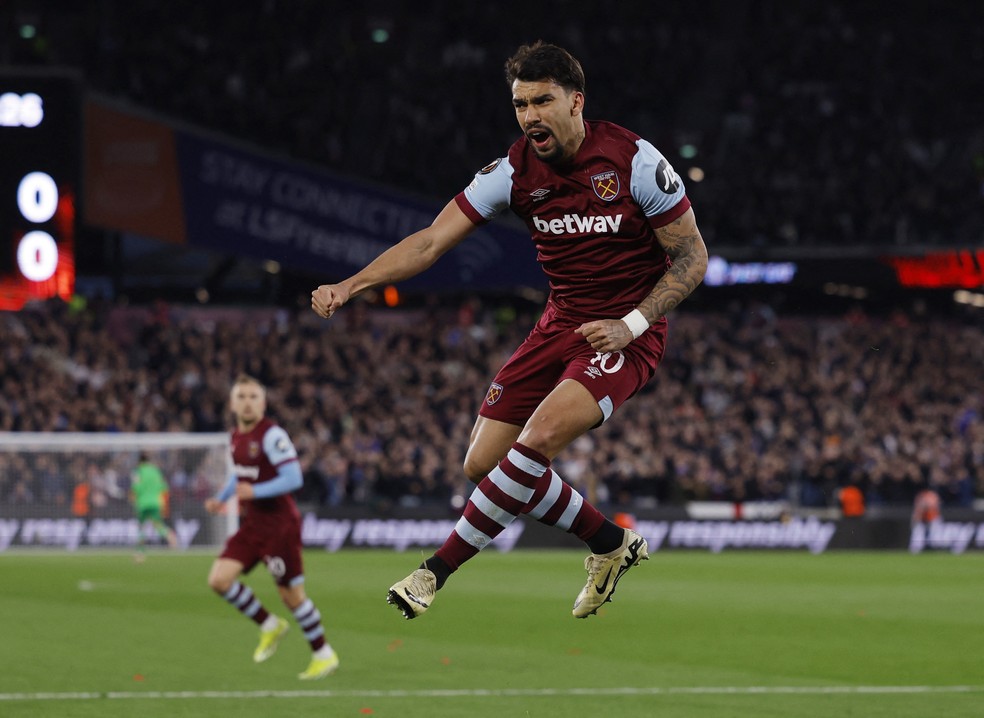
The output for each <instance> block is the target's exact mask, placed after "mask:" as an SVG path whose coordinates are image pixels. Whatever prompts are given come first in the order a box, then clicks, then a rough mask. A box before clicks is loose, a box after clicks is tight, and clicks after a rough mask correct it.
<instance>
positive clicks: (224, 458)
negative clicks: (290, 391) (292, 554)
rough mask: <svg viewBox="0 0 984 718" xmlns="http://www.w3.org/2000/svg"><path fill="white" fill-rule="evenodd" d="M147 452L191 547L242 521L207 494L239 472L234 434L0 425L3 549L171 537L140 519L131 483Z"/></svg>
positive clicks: (168, 514) (171, 516)
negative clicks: (210, 508) (233, 456)
mask: <svg viewBox="0 0 984 718" xmlns="http://www.w3.org/2000/svg"><path fill="white" fill-rule="evenodd" d="M141 456H144V457H146V459H148V460H149V461H151V462H152V463H154V464H156V465H157V467H158V468H159V469H160V470H161V473H162V474H163V476H164V478H165V480H166V481H167V483H168V486H169V492H168V495H167V501H166V502H165V505H164V519H165V522H166V523H167V524H168V525H169V526H170V527H171V528H172V529H173V530H174V532H175V534H176V536H177V539H178V543H179V545H180V546H181V547H182V548H187V547H189V546H215V545H218V544H220V543H222V541H223V540H224V539H225V537H226V536H227V535H228V533H229V531H230V529H231V527H232V526H233V525H234V524H235V520H236V517H235V515H234V512H235V500H233V501H231V502H229V504H228V505H227V507H228V513H227V514H226V515H225V516H221V515H220V516H212V515H210V514H208V513H207V512H206V511H205V508H204V505H203V504H204V501H205V499H206V498H207V497H208V496H211V495H213V494H214V493H215V492H216V491H217V490H218V488H219V487H220V486H221V485H222V484H224V483H225V481H226V479H227V478H228V476H229V468H230V467H229V462H230V459H229V435H228V434H224V433H207V434H205V433H202V434H181V433H168V434H164V433H159V434H150V433H147V434H88V433H86V434H82V433H79V434H73V433H64V434H62V433H28V432H23V433H20V432H0V551H5V550H7V549H8V548H11V547H21V546H25V547H28V546H41V547H48V548H62V549H68V550H76V549H80V548H87V547H96V546H111V547H117V548H119V547H130V546H136V545H137V543H138V540H139V539H140V538H141V536H143V538H144V541H145V542H146V543H148V544H152V543H154V542H155V541H157V542H160V543H162V544H163V543H164V541H163V539H161V538H160V537H159V536H158V535H157V533H156V532H154V531H153V530H150V527H147V526H141V525H140V524H139V522H138V521H137V513H136V509H135V507H134V505H133V503H132V501H131V494H130V485H131V482H132V480H133V475H134V471H135V469H136V468H137V465H138V463H139V461H140V458H141Z"/></svg>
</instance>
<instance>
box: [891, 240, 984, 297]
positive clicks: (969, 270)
mask: <svg viewBox="0 0 984 718" xmlns="http://www.w3.org/2000/svg"><path fill="white" fill-rule="evenodd" d="M882 261H883V262H885V263H886V264H888V265H889V266H891V267H892V268H893V269H894V270H895V276H896V278H897V279H898V282H899V284H901V285H902V286H903V287H909V288H913V289H975V288H977V287H984V250H980V249H979V250H976V251H970V250H961V251H952V252H934V253H932V254H926V255H923V256H920V257H883V258H882Z"/></svg>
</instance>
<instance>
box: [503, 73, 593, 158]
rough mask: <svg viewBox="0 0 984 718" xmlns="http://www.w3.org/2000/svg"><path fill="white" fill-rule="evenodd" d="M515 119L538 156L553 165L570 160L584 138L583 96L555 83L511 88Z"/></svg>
mask: <svg viewBox="0 0 984 718" xmlns="http://www.w3.org/2000/svg"><path fill="white" fill-rule="evenodd" d="M512 103H513V107H514V108H515V109H516V120H517V121H518V122H519V126H520V129H522V130H523V134H524V135H526V140H527V142H529V143H530V147H532V148H533V152H535V153H536V156H537V157H538V158H540V159H541V160H543V161H544V162H548V163H551V164H554V163H557V162H560V161H563V160H567V159H571V158H572V157H573V156H574V153H576V152H577V149H578V147H580V146H581V140H583V139H584V123H583V122H582V121H581V111H582V110H583V109H584V95H583V94H582V93H580V92H576V91H570V92H568V91H567V90H565V89H564V88H563V87H561V86H560V85H558V84H557V83H555V82H552V81H549V80H547V81H539V82H524V81H523V80H515V81H514V82H513V85H512Z"/></svg>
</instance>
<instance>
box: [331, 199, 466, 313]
mask: <svg viewBox="0 0 984 718" xmlns="http://www.w3.org/2000/svg"><path fill="white" fill-rule="evenodd" d="M473 229H475V224H474V223H473V222H472V221H471V220H470V219H469V218H468V217H467V216H465V213H464V212H462V211H461V210H460V209H459V208H458V205H457V204H456V203H455V202H454V200H452V201H450V202H448V203H447V205H445V207H444V209H443V210H441V213H440V214H438V215H437V217H436V218H435V219H434V221H433V222H432V223H431V225H430V226H429V227H425V228H424V229H422V230H420V231H419V232H414V233H413V234H411V235H410V236H408V237H406V238H404V239H403V240H401V241H400V242H399V243H398V244H394V245H393V246H392V247H390V248H389V249H387V250H386V251H385V252H383V253H382V254H380V255H379V256H378V257H376V258H375V259H374V260H373V261H372V262H370V263H369V264H368V265H366V267H365V268H364V269H362V270H360V271H359V272H357V273H356V274H353V275H352V276H351V277H349V278H348V279H344V280H342V281H341V282H339V283H338V284H322V285H321V286H320V287H318V288H317V289H315V290H314V291H313V292H311V308H312V309H313V310H314V312H315V313H316V314H317V315H318V316H320V317H323V318H325V319H328V318H329V317H330V316H331V315H332V314H334V313H335V311H336V310H338V309H339V308H340V307H341V306H342V305H343V304H345V303H346V302H348V301H349V299H351V298H352V297H357V296H359V295H360V294H362V293H363V292H364V291H366V290H367V289H372V288H373V287H378V286H380V285H383V284H395V283H397V282H401V281H403V280H404V279H409V278H410V277H414V276H416V275H418V274H420V273H421V272H423V271H424V270H426V269H427V268H429V267H430V266H431V265H432V264H434V262H436V261H437V260H438V258H440V256H441V255H443V254H444V253H445V252H447V251H448V250H449V249H451V248H452V247H454V246H455V245H457V244H458V243H459V242H461V240H463V239H464V238H465V237H467V236H468V234H469V233H470V232H471V231H472V230H473Z"/></svg>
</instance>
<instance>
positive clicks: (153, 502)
mask: <svg viewBox="0 0 984 718" xmlns="http://www.w3.org/2000/svg"><path fill="white" fill-rule="evenodd" d="M168 491H169V487H168V485H167V479H165V478H164V474H163V473H161V470H160V468H159V467H158V466H157V464H155V463H154V462H153V461H151V460H150V456H149V455H148V454H147V452H141V453H140V459H139V461H138V463H137V468H136V469H134V471H133V477H132V480H131V482H130V500H131V501H132V502H133V508H134V510H135V511H136V513H137V524H139V529H138V531H139V533H138V534H137V555H136V556H135V558H136V560H137V561H143V560H144V558H145V557H146V555H145V553H144V552H145V550H146V547H147V529H148V528H150V529H152V530H153V531H155V532H156V533H157V535H158V536H160V537H161V538H162V539H163V540H165V541H167V545H168V546H170V547H171V548H177V546H178V536H177V534H175V533H174V529H172V528H171V527H170V526H168V525H167V523H165V521H164V513H165V511H166V508H167V501H168Z"/></svg>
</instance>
